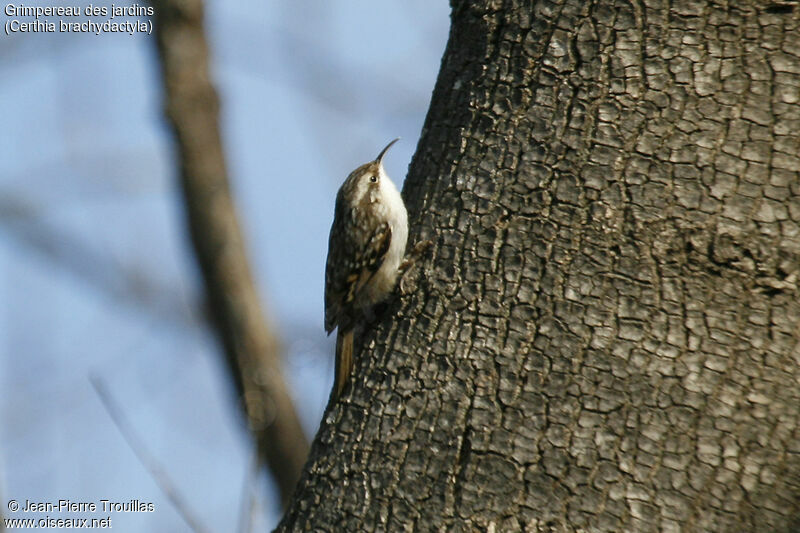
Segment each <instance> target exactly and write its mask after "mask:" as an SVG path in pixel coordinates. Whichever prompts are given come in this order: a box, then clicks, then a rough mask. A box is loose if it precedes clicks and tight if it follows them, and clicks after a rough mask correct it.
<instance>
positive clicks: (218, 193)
mask: <svg viewBox="0 0 800 533" xmlns="http://www.w3.org/2000/svg"><path fill="white" fill-rule="evenodd" d="M153 4H154V6H155V7H156V37H157V43H158V52H159V58H160V60H161V67H162V73H163V80H164V86H165V92H166V114H167V117H168V118H169V120H170V123H171V124H172V126H173V131H174V133H175V137H176V140H177V148H178V157H179V160H180V168H181V172H180V178H181V185H182V190H183V195H184V201H185V206H186V211H187V216H188V223H189V230H190V234H191V238H192V244H193V245H194V251H195V255H196V257H197V261H198V263H199V265H200V269H201V271H202V273H203V279H204V282H205V289H206V293H207V295H208V299H209V303H210V308H211V314H212V316H213V318H214V320H215V324H216V326H217V330H218V332H219V335H220V337H221V340H222V343H223V345H224V348H225V354H226V358H227V362H228V365H229V367H230V369H231V374H232V375H233V376H234V379H235V381H236V384H237V387H238V391H239V394H240V395H241V397H242V400H243V404H244V407H245V411H246V413H247V417H248V420H249V423H250V428H251V430H252V431H253V433H254V435H255V438H256V440H257V444H258V449H259V455H260V457H261V459H262V460H264V461H266V463H267V464H268V465H269V467H270V469H271V471H272V472H273V474H274V476H275V479H276V481H277V484H278V487H279V488H280V492H281V499H282V501H283V502H284V503H286V502H288V500H289V498H290V496H291V493H292V491H293V489H294V486H295V483H296V481H297V478H298V477H299V473H300V469H301V468H302V466H303V463H304V462H305V459H306V455H307V451H308V441H307V440H306V437H305V435H304V434H303V431H302V428H301V426H300V422H299V420H298V417H297V414H296V411H295V408H294V405H293V402H292V399H291V397H290V396H289V392H288V388H287V386H286V383H285V382H284V379H283V375H282V371H281V364H280V356H279V353H280V347H279V342H278V339H277V336H276V335H275V333H274V332H273V329H272V328H271V327H270V325H269V323H268V321H267V320H266V318H265V316H264V312H263V310H262V308H261V304H260V302H259V300H258V290H257V289H256V286H255V283H254V281H253V277H252V274H251V272H250V266H249V263H248V260H247V256H246V253H245V246H244V242H243V238H242V233H241V230H240V227H239V221H238V218H237V214H236V210H235V207H234V203H233V199H232V197H231V193H230V188H229V185H228V176H227V170H226V167H225V158H224V154H223V150H222V143H221V140H220V133H219V100H218V97H217V93H216V90H215V89H214V87H213V86H212V83H211V79H210V74H209V70H208V45H207V43H206V38H205V31H204V27H203V13H204V9H203V4H202V2H201V1H200V0H187V1H177V0H161V1H156V2H153Z"/></svg>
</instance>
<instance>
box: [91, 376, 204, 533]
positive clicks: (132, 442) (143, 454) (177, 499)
mask: <svg viewBox="0 0 800 533" xmlns="http://www.w3.org/2000/svg"><path fill="white" fill-rule="evenodd" d="M89 381H90V382H91V383H92V387H94V390H95V392H96V393H97V396H98V397H99V398H100V401H101V402H102V404H103V407H105V409H106V411H107V412H108V416H109V417H111V420H112V421H113V422H114V425H115V426H117V429H118V430H119V432H120V433H121V434H122V437H123V438H124V439H125V442H127V443H128V446H130V448H131V450H133V453H134V454H135V455H136V458H137V459H139V462H140V463H142V466H144V468H145V469H146V470H147V471H148V472H149V473H150V475H151V476H152V477H153V480H154V481H155V482H156V484H157V485H158V486H159V488H161V490H162V491H163V492H164V494H165V495H166V497H167V499H169V501H170V503H172V506H173V507H174V508H175V510H176V511H178V514H179V515H181V518H183V520H184V521H185V522H186V524H187V525H188V526H189V527H190V528H191V529H192V531H196V532H197V533H208V530H207V529H206V528H205V527H203V525H202V524H201V523H200V520H198V519H197V518H196V517H195V516H194V513H192V512H191V511H190V510H189V505H188V504H187V503H186V501H184V499H183V498H182V497H181V495H180V493H179V492H178V490H177V488H176V487H175V484H174V483H173V482H172V479H170V477H169V475H168V474H167V471H166V470H165V469H164V468H163V467H162V466H161V465H160V464H159V462H158V461H157V460H156V458H155V457H154V456H153V454H152V453H150V451H149V450H148V449H147V447H146V446H145V445H144V443H143V442H142V441H141V439H139V437H138V436H137V435H136V432H135V431H134V430H133V426H131V424H130V423H129V422H128V420H127V418H125V415H124V414H123V413H122V409H120V407H119V406H118V405H117V404H116V402H114V399H113V398H112V397H111V393H110V392H108V389H106V386H105V384H104V383H103V381H102V380H101V379H100V378H99V377H97V376H89Z"/></svg>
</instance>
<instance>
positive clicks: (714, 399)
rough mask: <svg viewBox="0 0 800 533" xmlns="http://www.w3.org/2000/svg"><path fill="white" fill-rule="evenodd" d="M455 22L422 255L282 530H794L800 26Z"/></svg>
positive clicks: (723, 17) (417, 223)
mask: <svg viewBox="0 0 800 533" xmlns="http://www.w3.org/2000/svg"><path fill="white" fill-rule="evenodd" d="M787 6H788V7H787ZM452 7H453V13H452V29H451V34H450V38H449V42H448V45H447V50H446V52H445V55H444V58H443V61H442V67H441V72H440V75H439V79H438V81H437V85H436V88H435V91H434V95H433V100H432V103H431V107H430V111H429V114H428V117H427V120H426V125H425V128H424V130H423V135H422V138H421V140H420V143H419V146H418V149H417V153H416V155H415V157H414V160H413V162H412V164H411V167H410V173H409V176H408V180H407V182H406V187H405V190H404V195H405V197H406V199H407V204H408V207H409V212H410V220H412V237H411V242H413V241H414V239H415V238H416V239H419V238H431V239H433V240H434V247H433V249H432V254H431V255H430V256H429V257H428V259H427V260H426V261H424V262H423V264H422V274H421V275H420V276H419V277H418V278H417V289H416V290H415V291H413V292H412V293H411V294H408V295H405V296H403V297H399V298H397V299H396V300H395V301H394V303H393V304H392V305H390V309H389V310H388V312H387V314H386V315H385V316H384V317H383V318H382V320H381V321H380V322H379V323H378V324H376V326H375V327H373V328H371V329H370V330H369V332H368V333H367V334H366V336H365V337H364V339H363V352H362V354H363V355H362V356H361V357H360V358H359V360H358V361H357V362H356V367H355V373H356V375H357V376H358V378H357V379H356V380H355V382H354V383H355V386H354V387H353V388H352V389H351V391H350V392H349V393H347V394H346V395H345V396H344V398H343V399H342V401H340V402H339V403H337V404H335V405H333V406H331V407H330V408H329V410H328V412H327V414H326V418H325V420H324V422H323V424H322V426H321V428H320V432H319V434H318V435H317V438H316V441H315V442H314V445H313V446H312V452H311V458H310V461H309V463H308V464H307V466H306V471H305V473H304V474H303V477H302V479H301V483H300V485H299V489H298V491H297V493H296V494H295V496H294V500H293V502H292V505H291V507H290V509H289V511H288V512H287V514H286V515H285V517H284V519H283V521H282V522H281V524H280V526H279V528H278V529H279V530H281V531H299V530H306V529H313V530H314V531H410V530H420V531H519V530H526V531H576V530H582V531H729V532H740V531H783V532H790V531H798V530H799V529H800V429H798V428H800V343H799V342H798V341H800V332H799V330H798V325H800V291H798V273H799V272H798V264H799V263H800V261H799V260H800V255H799V252H800V179H799V178H798V173H799V172H800V158H799V157H798V153H800V141H799V140H798V132H800V103H799V102H800V7H798V6H797V5H796V4H792V5H790V4H788V3H786V4H782V5H780V6H776V5H770V4H766V3H759V2H752V1H750V2H747V1H745V2H737V3H735V4H729V3H716V2H709V3H706V2H695V1H678V2H665V1H659V0H648V1H646V2H627V1H625V2H622V1H614V0H607V1H598V2H589V3H587V2H578V1H571V0H570V1H561V2H558V1H532V2H524V1H521V0H505V1H500V0H483V1H474V2H467V1H461V0H453V2H452Z"/></svg>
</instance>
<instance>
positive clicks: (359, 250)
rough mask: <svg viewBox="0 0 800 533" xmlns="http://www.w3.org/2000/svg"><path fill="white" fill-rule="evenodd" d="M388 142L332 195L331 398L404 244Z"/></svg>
mask: <svg viewBox="0 0 800 533" xmlns="http://www.w3.org/2000/svg"><path fill="white" fill-rule="evenodd" d="M398 140H399V139H395V140H393V141H392V142H390V143H389V144H388V145H386V147H385V148H384V149H383V150H381V152H380V153H379V154H378V157H376V158H375V159H374V160H373V161H370V162H368V163H365V164H363V165H361V166H359V167H358V168H357V169H355V170H354V171H352V172H351V173H350V174H349V175H348V176H347V179H345V181H344V183H343V184H342V186H341V187H340V188H339V192H338V193H337V195H336V206H335V209H334V216H333V224H332V225H331V231H330V236H329V238H328V258H327V261H326V266H325V331H326V333H327V334H328V335H330V334H331V333H332V332H333V330H334V329H336V330H337V332H336V364H335V376H334V385H333V389H332V392H331V394H332V398H333V399H336V398H338V397H339V396H340V395H341V394H342V392H343V391H344V390H345V388H346V386H347V384H348V383H349V381H350V375H351V373H352V370H353V336H354V330H355V329H357V328H360V327H361V325H362V324H363V323H364V322H365V320H366V317H367V316H369V314H370V313H371V310H372V309H373V307H374V306H375V305H376V304H379V303H381V302H383V301H385V300H386V299H387V298H388V297H389V296H390V295H391V294H392V292H393V291H394V288H395V285H396V284H397V279H398V277H399V275H400V266H401V264H402V263H403V258H404V256H405V251H406V243H407V240H408V212H407V211H406V206H405V204H404V203H403V198H402V196H401V195H400V192H399V191H398V190H397V187H396V186H395V184H394V183H393V182H392V180H391V179H390V178H389V176H388V174H387V173H386V170H385V169H384V167H383V157H384V156H385V155H386V152H387V151H388V150H389V148H391V147H392V145H394V144H395V143H396V142H397V141H398Z"/></svg>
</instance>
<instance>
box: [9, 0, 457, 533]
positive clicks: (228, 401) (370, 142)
mask: <svg viewBox="0 0 800 533" xmlns="http://www.w3.org/2000/svg"><path fill="white" fill-rule="evenodd" d="M78 4H79V5H81V6H85V5H88V2H80V1H79V2H76V3H75V5H78ZM95 4H96V5H97V4H99V3H98V2H95ZM109 4H110V3H107V4H106V5H109ZM26 5H55V4H53V3H51V4H47V3H42V2H38V3H33V2H30V3H26ZM448 14H449V9H448V6H447V4H446V3H445V2H426V1H422V0H414V1H406V2H402V3H401V2H395V3H388V2H387V3H377V2H375V3H369V2H363V1H362V2H356V1H353V0H339V1H337V2H335V3H334V2H328V1H321V0H319V1H299V2H288V1H284V2H255V1H241V2H228V3H224V2H221V1H214V2H209V3H207V10H206V23H207V28H208V36H209V39H210V43H211V47H212V68H213V74H214V77H215V81H216V83H217V87H218V89H219V92H220V97H221V100H222V130H223V138H224V143H225V148H226V153H227V157H228V169H229V173H230V176H231V181H232V187H233V189H234V193H235V196H236V200H237V204H238V207H239V210H240V216H241V218H242V223H243V228H244V231H245V235H246V240H247V244H248V247H249V254H250V258H251V262H252V265H253V269H254V272H255V274H256V276H257V280H258V283H259V288H260V291H261V296H262V299H263V301H264V302H265V305H266V306H267V309H268V310H269V312H270V314H271V316H272V318H273V319H274V321H275V322H276V324H277V325H278V327H279V330H280V332H281V335H282V337H283V341H284V344H285V346H286V362H285V366H286V370H287V377H288V379H289V381H290V383H291V385H292V387H293V393H294V396H295V398H296V400H297V403H298V408H299V409H300V412H301V416H302V418H303V422H304V425H305V428H306V430H307V432H308V433H309V435H313V433H314V432H315V431H316V428H317V426H318V423H319V419H320V416H321V414H322V409H323V407H324V402H325V400H326V399H327V394H328V391H329V387H330V383H331V379H332V370H333V361H332V350H333V347H332V342H331V340H330V339H328V338H326V337H325V335H324V331H323V328H322V315H323V307H322V292H323V272H324V263H325V256H326V252H327V250H326V247H327V237H328V229H329V227H330V223H331V219H332V216H333V199H334V197H335V194H336V190H337V189H338V187H339V185H340V184H341V182H342V181H343V180H344V178H345V177H346V175H347V173H349V171H350V170H352V169H353V168H355V167H356V166H358V165H359V164H361V163H363V162H365V161H367V160H369V159H372V158H374V157H375V155H377V153H378V151H379V150H380V149H381V148H382V147H383V146H385V145H386V143H387V142H388V141H389V140H391V139H393V138H395V137H402V140H401V141H400V142H399V143H398V144H397V145H396V146H395V147H394V148H392V151H391V152H390V153H389V154H388V156H387V158H386V160H385V161H386V166H387V168H388V171H389V173H390V175H391V176H392V177H393V178H395V181H396V182H398V183H400V182H402V178H403V176H404V175H405V173H406V169H407V166H408V162H409V161H410V159H411V156H412V154H413V151H414V149H415V147H416V143H417V140H418V138H419V134H420V129H421V127H422V122H423V120H424V116H425V113H426V111H427V107H428V103H429V99H430V94H431V91H432V89H433V85H434V82H435V79H436V74H437V72H438V68H439V62H440V59H441V55H442V52H443V50H444V46H445V42H446V38H447V31H448V27H449V18H448ZM2 17H3V24H5V22H6V19H7V18H8V17H6V16H5V15H2ZM153 44H154V43H153V42H152V37H149V36H144V35H137V36H129V35H124V34H123V35H111V34H104V35H100V36H96V35H91V34H89V35H84V34H59V33H53V34H47V33H27V34H13V35H11V36H7V35H5V33H3V34H2V36H0V111H1V112H0V116H2V117H3V128H2V132H0V300H1V301H3V302H4V305H2V306H0V390H2V391H3V393H2V396H0V499H2V502H0V505H2V510H3V513H4V515H5V516H12V517H18V518H24V517H26V515H25V514H24V513H16V514H11V515H9V513H8V510H7V508H6V501H7V500H8V499H11V498H14V499H17V500H19V501H24V500H25V499H30V500H33V501H47V500H58V499H71V500H74V501H95V502H98V501H99V500H101V499H111V500H114V499H117V500H120V501H129V500H131V499H138V500H140V501H145V502H153V503H154V506H155V511H154V512H153V513H135V514H123V515H114V516H112V520H114V528H115V529H116V530H117V531H153V532H159V531H164V532H175V531H188V530H189V529H188V527H187V526H186V525H185V524H184V522H183V521H182V519H181V518H180V516H179V515H178V513H177V512H175V510H174V508H173V507H172V505H171V504H170V503H169V501H168V500H167V499H166V498H165V496H164V495H163V493H162V491H161V490H160V488H159V487H158V485H157V484H156V483H155V481H154V480H153V477H152V476H151V475H150V473H149V472H148V471H147V470H146V469H144V468H143V467H142V465H141V463H140V462H139V461H138V460H137V459H136V457H135V455H134V454H133V452H132V451H131V449H130V447H129V446H128V445H127V444H126V442H125V440H124V439H123V438H122V437H121V435H120V432H119V431H118V429H117V428H116V426H115V425H114V424H113V423H112V421H111V420H110V418H109V416H108V413H107V412H106V410H105V409H104V407H103V405H102V403H101V402H100V401H99V398H98V396H97V394H96V393H95V391H94V389H93V388H92V386H91V383H90V380H89V378H90V376H93V377H94V378H95V379H97V380H99V381H100V382H102V383H103V384H104V385H105V386H106V388H107V389H108V390H109V391H110V393H111V395H112V397H113V398H114V401H115V403H117V404H118V405H119V406H120V409H121V410H122V411H123V413H124V414H125V417H126V418H127V420H128V421H129V422H130V425H131V427H132V428H133V429H134V431H135V432H136V434H137V435H138V436H139V438H140V440H141V441H142V442H143V443H144V444H145V446H146V448H147V449H148V450H149V451H150V452H151V453H152V455H153V456H154V458H155V459H156V460H157V461H158V462H159V463H160V464H161V465H162V466H164V468H165V470H166V471H167V472H168V474H169V476H170V478H171V479H172V480H173V481H174V483H175V486H176V489H177V490H178V491H179V493H180V494H181V496H182V497H183V498H184V499H185V500H186V501H187V502H188V505H189V507H190V508H191V509H192V510H193V512H194V514H196V515H197V516H198V518H200V519H201V520H203V521H204V522H206V523H207V524H208V526H209V529H210V530H211V531H213V532H228V531H230V532H233V531H238V525H239V520H240V517H241V515H242V507H243V502H244V501H249V500H250V499H251V496H250V495H251V494H252V498H254V500H253V501H254V502H255V510H256V511H255V513H254V525H255V526H256V529H257V530H258V529H263V528H265V527H269V526H271V525H274V523H275V520H277V518H278V516H279V515H278V510H277V508H276V505H275V502H276V499H275V497H274V494H273V493H272V489H271V487H269V484H268V483H267V482H266V480H265V479H264V477H263V476H261V477H259V478H257V479H256V480H255V481H254V482H252V481H248V479H249V478H251V477H252V476H251V475H250V467H249V465H250V463H251V457H252V446H251V443H250V441H249V439H248V436H247V434H246V433H245V431H244V426H243V423H242V420H241V417H240V414H239V412H238V410H237V407H236V403H235V399H234V397H233V393H232V387H231V385H230V383H229V380H228V379H227V376H226V374H225V368H224V366H223V363H222V359H221V357H220V355H219V349H218V346H217V343H216V341H215V339H214V338H213V336H212V335H211V334H210V333H209V332H208V331H207V329H206V327H205V325H204V322H203V320H202V319H201V318H200V316H199V313H200V310H199V302H200V296H199V294H198V275H197V270H196V267H195V266H194V263H193V259H192V257H191V255H190V250H189V244H188V239H187V236H186V234H185V231H184V222H183V212H182V209H181V206H180V203H179V199H178V189H177V183H176V176H175V165H174V161H173V152H172V150H173V145H172V141H171V139H170V138H169V135H168V131H167V129H166V127H165V122H164V119H163V117H162V114H161V92H160V79H159V72H158V68H157V63H156V56H155V48H154V46H153ZM68 516H72V515H68ZM76 516H77V515H76ZM65 517H66V515H65ZM93 517H100V518H102V516H93Z"/></svg>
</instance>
